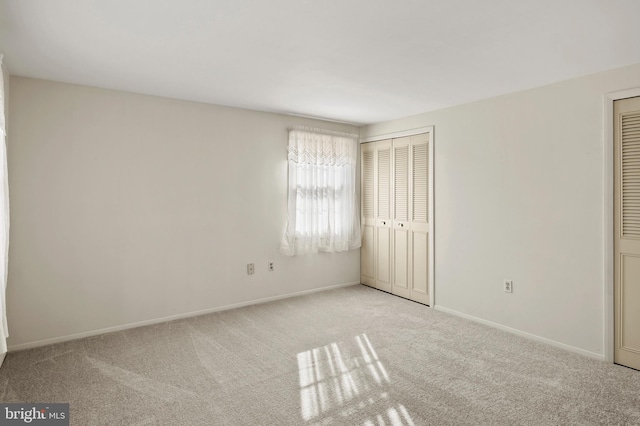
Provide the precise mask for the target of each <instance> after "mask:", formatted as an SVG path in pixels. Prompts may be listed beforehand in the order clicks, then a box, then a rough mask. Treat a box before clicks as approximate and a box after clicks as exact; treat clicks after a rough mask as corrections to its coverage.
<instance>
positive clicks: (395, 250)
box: [391, 137, 412, 298]
mask: <svg viewBox="0 0 640 426" xmlns="http://www.w3.org/2000/svg"><path fill="white" fill-rule="evenodd" d="M410 148H411V139H410V138H408V137H406V138H400V139H394V140H393V185H392V188H393V222H392V227H393V238H392V244H391V247H392V256H391V258H392V273H391V277H392V279H391V292H392V293H393V294H397V295H398V296H402V297H406V298H411V283H410V281H411V275H412V274H411V271H410V268H409V260H410V248H411V246H410V244H409V243H410V237H411V234H410V228H411V226H410V225H411V222H410V221H409V200H410V191H409V168H410V163H409V157H410V156H409V154H410Z"/></svg>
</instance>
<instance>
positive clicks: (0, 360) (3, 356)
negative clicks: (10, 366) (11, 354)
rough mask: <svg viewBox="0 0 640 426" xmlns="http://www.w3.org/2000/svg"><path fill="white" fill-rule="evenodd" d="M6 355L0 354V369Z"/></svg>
mask: <svg viewBox="0 0 640 426" xmlns="http://www.w3.org/2000/svg"><path fill="white" fill-rule="evenodd" d="M6 356H7V353H6V352H5V353H3V354H0V368H2V364H4V359H5V358H6Z"/></svg>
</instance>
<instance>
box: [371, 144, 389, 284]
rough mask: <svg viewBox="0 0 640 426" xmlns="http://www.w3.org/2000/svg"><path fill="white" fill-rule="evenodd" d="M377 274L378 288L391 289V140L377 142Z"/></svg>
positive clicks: (375, 194)
mask: <svg viewBox="0 0 640 426" xmlns="http://www.w3.org/2000/svg"><path fill="white" fill-rule="evenodd" d="M375 153H376V154H375V157H376V167H375V192H374V200H375V208H374V214H375V218H376V219H375V224H376V235H375V242H374V247H375V271H376V273H375V275H376V280H375V282H376V288H378V289H380V290H384V291H388V292H390V291H391V239H392V234H391V212H392V209H391V207H392V206H391V201H392V199H391V196H392V194H391V182H392V178H391V170H392V167H391V165H392V163H391V158H392V151H391V140H384V141H379V142H376V143H375Z"/></svg>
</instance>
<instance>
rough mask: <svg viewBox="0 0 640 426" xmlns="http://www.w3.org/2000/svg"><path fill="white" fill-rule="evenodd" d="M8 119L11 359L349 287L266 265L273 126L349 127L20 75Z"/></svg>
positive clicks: (302, 265) (330, 265)
mask: <svg viewBox="0 0 640 426" xmlns="http://www.w3.org/2000/svg"><path fill="white" fill-rule="evenodd" d="M10 106H11V123H10V124H11V130H12V138H11V141H10V146H9V172H10V175H9V179H10V191H11V219H12V223H11V249H10V265H9V271H10V273H9V284H8V286H9V288H8V314H9V328H10V333H11V337H10V339H9V345H10V349H11V348H21V347H28V346H32V345H37V344H41V343H43V341H46V340H47V339H60V338H65V336H70V335H73V334H77V333H85V332H91V331H94V330H99V329H103V328H107V327H117V326H123V325H126V324H131V323H137V322H141V321H148V320H154V319H158V318H163V317H167V316H171V315H180V314H184V313H189V312H193V311H199V310H205V309H211V308H215V307H221V306H226V305H230V304H235V303H242V302H247V301H252V300H256V299H260V298H266V297H272V296H279V295H286V294H290V293H295V292H299V291H304V290H310V289H317V288H321V287H326V286H331V285H337V284H344V283H353V282H357V281H359V251H357V250H356V251H352V252H349V253H342V254H319V255H313V256H303V257H296V258H287V257H285V256H281V255H280V254H279V253H278V248H279V242H280V239H281V237H282V231H283V229H284V221H285V213H286V145H287V128H288V127H289V126H291V125H294V124H301V125H309V126H314V127H323V128H329V129H333V130H341V131H349V132H356V133H357V131H358V129H357V128H355V127H353V126H348V125H341V124H335V123H327V122H320V121H315V120H309V119H303V118H297V117H290V116H284V115H278V114H269V113H262V112H254V111H248V110H242V109H234V108H227V107H220V106H213V105H206V104H198V103H193V102H182V101H177V100H171V99H165V98H158V97H151V96H143V95H136V94H130V93H124V92H116V91H109V90H102V89H96V88H90V87H84V86H75V85H69V84H62V83H55V82H50V81H42V80H34V79H29V78H21V77H11V98H10ZM268 260H274V261H275V266H276V270H275V272H267V261H268ZM249 262H254V263H255V264H256V273H255V275H253V276H248V275H247V274H246V264H247V263H249Z"/></svg>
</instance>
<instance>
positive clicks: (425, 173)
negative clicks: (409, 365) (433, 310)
mask: <svg viewBox="0 0 640 426" xmlns="http://www.w3.org/2000/svg"><path fill="white" fill-rule="evenodd" d="M430 137H431V133H423V134H420V135H415V136H411V150H410V164H411V175H410V184H409V189H410V196H411V198H410V199H411V206H410V208H409V220H410V221H411V223H410V230H411V231H410V240H409V243H410V245H411V246H410V249H409V251H410V253H411V256H410V258H409V270H410V271H411V277H410V278H409V282H410V283H411V295H410V298H411V299H413V300H415V301H416V302H420V303H425V304H429V303H430V301H429V275H430V274H429V263H430V262H429V261H430V259H431V257H430V255H429V248H430V241H432V239H430V238H429V233H430V232H432V231H431V230H432V227H431V226H430V225H431V223H430V221H431V220H432V216H433V211H432V207H431V208H430V206H432V205H433V203H432V202H430V200H431V199H432V198H431V197H432V196H433V194H429V187H430V185H429V183H430V182H429V177H430V175H431V174H430V170H429V164H430V162H429V160H430V159H429V148H430V147H429V142H430Z"/></svg>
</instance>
